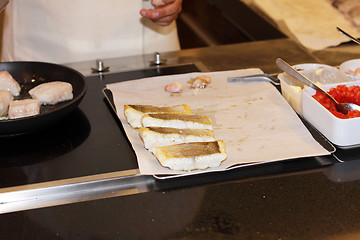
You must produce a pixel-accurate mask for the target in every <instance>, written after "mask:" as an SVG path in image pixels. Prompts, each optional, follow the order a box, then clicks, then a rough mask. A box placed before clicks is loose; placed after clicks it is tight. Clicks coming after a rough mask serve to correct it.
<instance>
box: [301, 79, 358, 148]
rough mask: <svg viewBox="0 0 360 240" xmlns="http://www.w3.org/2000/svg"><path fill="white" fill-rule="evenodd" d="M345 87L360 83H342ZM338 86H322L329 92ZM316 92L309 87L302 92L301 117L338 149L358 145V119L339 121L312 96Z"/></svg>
mask: <svg viewBox="0 0 360 240" xmlns="http://www.w3.org/2000/svg"><path fill="white" fill-rule="evenodd" d="M342 84H345V85H346V86H352V85H358V86H360V82H347V83H342ZM337 85H339V84H330V85H324V86H322V88H323V89H324V90H326V91H329V90H330V88H333V87H336V86H337ZM315 93H316V91H315V90H314V89H312V88H310V87H306V88H304V90H303V91H302V113H303V117H304V118H305V119H306V120H307V121H309V122H310V123H311V124H312V125H313V126H314V127H315V128H316V129H318V130H319V131H320V132H321V133H322V134H323V135H324V136H325V137H326V138H327V139H328V140H329V141H330V142H332V143H333V144H335V145H337V146H338V147H340V148H351V147H354V146H357V145H359V144H360V127H359V126H360V118H351V119H340V118H337V117H335V116H334V115H333V114H332V113H331V112H330V111H328V110H327V109H326V108H325V107H323V106H322V105H321V104H320V103H319V102H318V101H316V100H315V99H314V98H313V97H312V96H313V95H314V94H315Z"/></svg>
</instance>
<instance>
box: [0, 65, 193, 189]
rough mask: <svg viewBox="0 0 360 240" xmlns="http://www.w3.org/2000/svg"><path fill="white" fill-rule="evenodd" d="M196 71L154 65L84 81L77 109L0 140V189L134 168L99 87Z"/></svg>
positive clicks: (118, 125)
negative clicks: (37, 128)
mask: <svg viewBox="0 0 360 240" xmlns="http://www.w3.org/2000/svg"><path fill="white" fill-rule="evenodd" d="M195 71H199V69H198V68H197V67H196V65H193V64H187V65H180V66H172V67H157V68H156V67H155V68H150V69H143V70H136V71H131V72H122V73H108V74H105V75H96V76H95V75H93V76H89V77H86V81H87V84H88V90H87V93H86V95H85V97H84V99H83V100H82V102H81V103H80V105H79V107H78V108H77V109H76V110H75V111H73V112H72V113H71V114H70V115H68V116H67V117H66V118H64V119H62V120H60V121H59V122H57V123H56V124H54V125H52V126H51V127H49V128H45V129H43V130H42V131H40V132H36V133H33V134H27V135H20V136H13V137H1V138H0V146H1V151H0V159H1V161H0V188H4V187H14V186H21V185H27V184H33V183H42V182H48V181H54V180H62V179H69V178H76V177H83V176H90V175H95V174H102V173H109V172H116V171H124V170H131V169H137V168H138V165H137V161H136V156H135V154H134V152H133V150H132V148H131V145H130V143H129V142H128V140H127V138H126V137H125V133H124V131H123V128H122V125H121V123H120V121H119V120H118V118H117V116H116V114H115V113H114V112H113V111H112V109H111V106H110V105H109V104H108V102H107V101H106V99H105V97H104V95H103V93H102V89H103V88H105V85H106V84H108V83H114V82H119V81H127V80H133V79H139V78H143V77H151V76H159V75H170V74H181V73H188V72H195Z"/></svg>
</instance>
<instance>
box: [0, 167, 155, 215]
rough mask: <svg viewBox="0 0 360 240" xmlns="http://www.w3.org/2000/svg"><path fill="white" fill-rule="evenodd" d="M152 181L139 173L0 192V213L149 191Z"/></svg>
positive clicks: (22, 187) (71, 180)
mask: <svg viewBox="0 0 360 240" xmlns="http://www.w3.org/2000/svg"><path fill="white" fill-rule="evenodd" d="M154 181H155V179H154V178H153V177H152V176H144V175H140V174H139V171H138V169H133V170H128V171H118V172H111V173H105V174H98V175H92V176H85V177H78V178H71V179H65V180H58V181H51V182H45V183H38V184H29V185H24V186H17V187H9V188H3V189H0V213H1V214H2V213H8V212H15V211H22V210H28V209H34V208H42V207H49V206H56V205H62V204H68V203H74V202H82V201H88V200H93V199H100V198H108V197H116V196H123V195H131V194H136V193H141V192H146V191H148V186H149V185H151V183H153V182H154Z"/></svg>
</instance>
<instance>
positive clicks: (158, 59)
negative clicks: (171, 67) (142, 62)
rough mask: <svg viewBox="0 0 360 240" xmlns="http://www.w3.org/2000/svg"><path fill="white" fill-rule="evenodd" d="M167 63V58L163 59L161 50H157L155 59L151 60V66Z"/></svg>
mask: <svg viewBox="0 0 360 240" xmlns="http://www.w3.org/2000/svg"><path fill="white" fill-rule="evenodd" d="M164 63H166V59H162V58H161V55H160V53H159V52H155V54H154V60H151V61H150V66H154V65H162V64H164Z"/></svg>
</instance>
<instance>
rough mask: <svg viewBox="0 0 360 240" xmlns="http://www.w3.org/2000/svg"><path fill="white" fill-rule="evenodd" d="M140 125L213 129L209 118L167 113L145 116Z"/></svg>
mask: <svg viewBox="0 0 360 240" xmlns="http://www.w3.org/2000/svg"><path fill="white" fill-rule="evenodd" d="M141 123H142V125H143V126H144V127H168V128H179V129H185V128H189V129H210V130H212V129H213V127H212V124H211V121H210V118H209V117H207V116H201V115H186V114H168V113H158V114H146V115H144V116H143V117H142V120H141Z"/></svg>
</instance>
